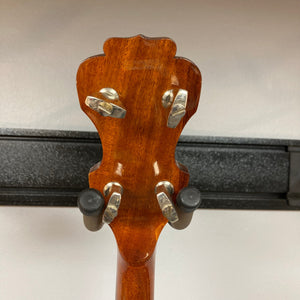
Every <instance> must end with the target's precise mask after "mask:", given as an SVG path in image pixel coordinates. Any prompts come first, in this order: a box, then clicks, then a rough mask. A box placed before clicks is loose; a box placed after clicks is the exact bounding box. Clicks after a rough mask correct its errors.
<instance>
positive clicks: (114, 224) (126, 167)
mask: <svg viewBox="0 0 300 300" xmlns="http://www.w3.org/2000/svg"><path fill="white" fill-rule="evenodd" d="M104 53H105V55H99V56H94V57H91V58H89V59H87V60H85V61H84V62H83V63H82V64H81V65H80V67H79V70H78V73H77V89H78V95H79V101H80V105H81V108H82V110H83V111H84V112H85V113H86V114H87V115H88V116H89V118H90V119H91V120H92V122H93V123H94V124H95V126H96V128H97V130H98V133H99V136H100V138H101V142H102V147H103V158H102V161H101V163H100V164H98V165H96V166H95V167H94V168H93V169H92V170H91V172H90V173H89V184H90V188H93V189H95V190H97V191H99V192H103V193H104V199H105V207H106V209H105V211H104V215H103V216H100V215H99V216H98V217H97V218H103V220H104V221H105V222H107V223H109V225H110V227H111V228H112V230H113V232H114V235H115V237H116V240H117V243H118V248H119V261H118V268H119V269H118V270H119V271H118V285H117V298H116V299H130V300H133V299H139V300H141V299H152V298H153V272H154V258H153V253H154V250H155V245H156V242H157V239H158V237H159V234H160V232H161V230H162V228H163V227H164V225H165V224H166V223H167V222H168V219H169V221H170V222H176V220H175V219H176V211H174V208H173V207H172V205H173V203H174V202H175V198H176V195H177V194H178V193H179V191H180V190H181V189H182V188H184V187H185V186H187V184H188V180H189V175H188V171H187V170H186V168H185V167H184V166H182V165H180V164H178V163H177V162H176V161H175V147H176V144H177V141H178V138H179V136H180V133H181V131H182V129H183V127H184V126H185V124H186V122H187V121H188V120H189V118H190V117H191V116H192V115H193V114H194V113H195V111H196V109H197V106H198V101H199V95H200V89H201V74H200V71H199V70H198V68H197V67H196V66H195V65H194V64H193V63H192V62H190V61H188V60H186V59H184V58H179V57H174V56H175V53H176V45H175V43H174V42H173V41H172V40H170V39H168V38H146V37H144V36H141V35H139V36H136V37H132V38H111V39H109V40H107V41H106V42H105V44H104ZM172 189H173V190H172ZM166 196H167V197H166ZM169 200H170V201H171V202H168V201H169ZM164 205H165V206H164ZM166 217H167V218H168V219H167V218H166ZM172 218H173V219H172Z"/></svg>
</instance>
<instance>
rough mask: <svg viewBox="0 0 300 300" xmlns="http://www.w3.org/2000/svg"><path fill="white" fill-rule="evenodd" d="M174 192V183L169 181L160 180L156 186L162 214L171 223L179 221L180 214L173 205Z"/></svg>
mask: <svg viewBox="0 0 300 300" xmlns="http://www.w3.org/2000/svg"><path fill="white" fill-rule="evenodd" d="M173 193H174V188H173V185H172V184H171V183H170V182H169V181H160V182H159V183H158V184H157V185H156V187H155V194H156V199H157V201H158V204H159V206H160V209H161V211H162V214H163V215H164V216H165V217H166V218H167V219H168V221H169V223H170V224H173V223H175V222H177V221H178V215H177V213H176V210H175V207H174V205H173V202H172V199H171V195H172V194H173Z"/></svg>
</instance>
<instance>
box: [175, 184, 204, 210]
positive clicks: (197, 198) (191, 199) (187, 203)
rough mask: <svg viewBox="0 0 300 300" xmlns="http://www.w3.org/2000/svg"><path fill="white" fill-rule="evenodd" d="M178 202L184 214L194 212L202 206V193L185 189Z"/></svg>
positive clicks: (179, 195) (192, 189)
mask: <svg viewBox="0 0 300 300" xmlns="http://www.w3.org/2000/svg"><path fill="white" fill-rule="evenodd" d="M176 202H177V205H178V207H179V208H181V209H182V210H183V211H184V212H193V211H194V210H196V209H197V208H198V207H199V206H200V204H201V194H200V191H199V190H198V189H196V188H193V187H186V188H183V189H182V190H181V191H180V192H179V193H178V195H177V198H176Z"/></svg>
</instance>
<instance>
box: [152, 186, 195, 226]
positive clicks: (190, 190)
mask: <svg viewBox="0 0 300 300" xmlns="http://www.w3.org/2000/svg"><path fill="white" fill-rule="evenodd" d="M155 194H156V198H157V201H158V204H159V206H160V208H161V211H162V214H163V215H164V216H165V217H166V218H167V219H168V221H169V224H170V225H171V226H172V227H173V228H175V229H184V228H186V227H187V226H188V225H189V224H190V222H191V220H192V217H193V213H194V211H195V210H196V209H197V208H199V206H200V204H201V194H200V192H199V190H198V189H196V188H194V187H185V188H183V189H182V190H181V191H180V192H179V193H178V194H177V197H176V204H174V203H173V201H172V195H173V194H174V188H173V185H172V184H171V183H170V182H169V181H161V182H159V183H158V184H157V185H156V187H155Z"/></svg>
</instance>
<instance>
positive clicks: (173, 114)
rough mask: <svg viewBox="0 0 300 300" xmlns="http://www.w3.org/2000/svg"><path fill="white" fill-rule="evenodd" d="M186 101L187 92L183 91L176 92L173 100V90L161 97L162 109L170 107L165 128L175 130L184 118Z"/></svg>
mask: <svg viewBox="0 0 300 300" xmlns="http://www.w3.org/2000/svg"><path fill="white" fill-rule="evenodd" d="M173 100H174V101H173ZM187 100H188V91H187V90H184V89H179V90H178V92H177V94H176V96H175V99H174V91H173V90H168V91H166V92H165V93H164V95H163V96H162V105H163V107H165V108H168V107H170V106H171V110H170V113H169V116H168V122H167V126H168V127H169V128H176V127H177V125H178V124H179V122H180V121H181V119H182V118H183V117H184V115H185V113H186V105H187Z"/></svg>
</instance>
